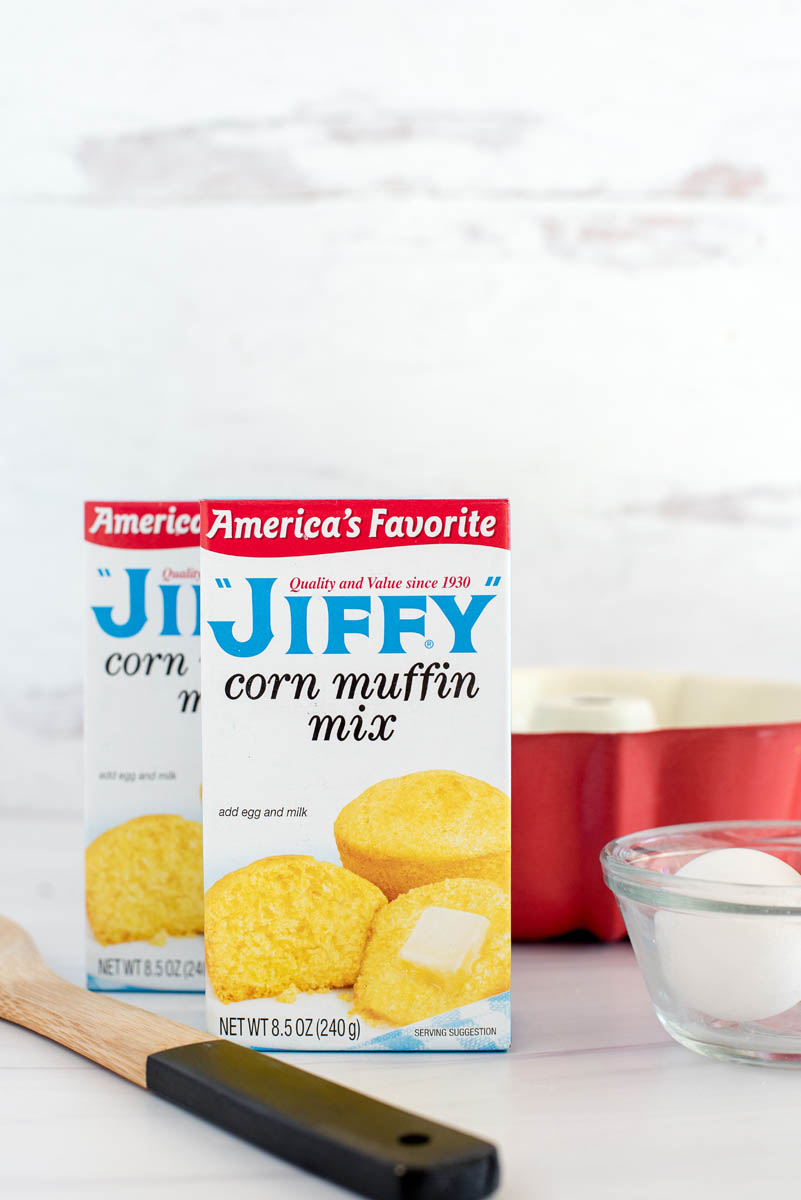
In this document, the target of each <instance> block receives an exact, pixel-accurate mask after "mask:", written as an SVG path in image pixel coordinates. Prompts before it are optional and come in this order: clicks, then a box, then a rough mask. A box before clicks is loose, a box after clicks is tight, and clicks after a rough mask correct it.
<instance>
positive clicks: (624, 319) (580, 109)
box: [0, 0, 801, 891]
mask: <svg viewBox="0 0 801 1200" xmlns="http://www.w3.org/2000/svg"><path fill="white" fill-rule="evenodd" d="M800 137H801V4H799V3H798V2H796V0H760V3H758V4H756V3H754V2H753V0H705V3H703V4H698V3H689V2H686V3H685V2H682V0H653V2H651V3H648V4H642V3H639V2H638V0H560V2H559V3H556V2H555V0H542V2H537V3H532V2H531V0H493V3H488V2H487V0H460V2H459V3H456V2H455V0H404V2H403V3H400V2H397V3H395V2H384V3H375V2H374V0H337V2H330V3H329V2H328V0H286V2H283V0H271V2H259V0H239V2H236V0H115V3H113V4H112V3H108V2H107V0H25V2H24V3H20V4H6V5H4V6H3V8H2V14H0V201H1V202H2V208H1V210H0V389H2V406H3V408H2V417H3V421H2V434H1V435H0V454H2V461H1V462H0V489H2V492H1V493H0V495H1V496H2V517H1V519H2V528H0V535H1V536H2V545H3V574H2V580H0V617H1V618H2V619H1V620H0V639H2V641H1V642H0V689H1V694H0V703H1V704H2V718H1V719H0V736H1V737H2V747H1V749H2V766H0V811H5V813H6V816H7V822H6V824H5V826H4V829H5V833H4V834H0V840H5V843H6V846H8V847H10V846H11V845H12V843H13V844H18V842H19V838H20V837H21V836H22V833H21V832H20V827H18V826H16V825H15V824H14V822H15V821H16V820H20V821H23V822H25V821H26V820H27V814H30V813H31V812H34V811H38V812H40V813H41V814H42V815H43V816H44V815H46V816H48V817H49V819H50V821H51V823H55V826H59V822H61V823H63V830H64V836H65V837H67V836H68V835H67V830H69V837H70V838H73V837H74V839H75V844H76V846H77V843H78V839H79V835H78V832H77V824H76V815H77V813H78V811H79V808H80V803H81V801H80V773H81V768H80V728H81V622H82V615H83V601H82V578H81V545H80V537H81V509H80V501H81V499H82V498H83V497H84V496H87V495H91V496H115V497H137V496H138V497H149V496H154V495H159V496H168V497H169V496H194V495H199V494H215V493H218V494H219V493H229V494H232V493H234V494H260V495H272V494H289V495H292V494H295V495H299V496H300V495H308V494H328V495H334V494H376V493H389V494H392V493H395V494H398V493H415V492H419V493H429V494H431V493H440V494H443V493H444V494H471V493H472V494H509V495H510V496H511V498H512V500H513V504H514V547H515V552H516V584H515V638H514V656H515V660H516V661H517V662H519V663H597V664H609V665H626V666H634V667H644V666H653V667H666V668H682V669H689V670H695V671H715V672H732V673H736V674H740V675H743V674H758V675H769V676H777V677H786V678H794V679H798V678H799V677H801V635H800V631H799V609H800V607H801V553H800V551H801V471H800V470H799V458H800V457H801V386H800V385H801V357H800V355H799V343H800V342H801V335H800V333H799V322H800V320H801V284H800V283H799V281H800V280H801V227H800V226H799V195H800V194H801V149H800V142H799V139H800ZM76 878H77V876H76ZM69 879H70V883H69V886H70V888H72V887H73V881H72V879H73V877H72V875H70V876H69ZM31 886H33V883H32V884H31ZM36 886H42V887H44V888H45V890H46V887H47V886H51V885H47V883H46V881H43V882H42V883H41V885H40V884H37V885H36ZM51 891H52V886H51Z"/></svg>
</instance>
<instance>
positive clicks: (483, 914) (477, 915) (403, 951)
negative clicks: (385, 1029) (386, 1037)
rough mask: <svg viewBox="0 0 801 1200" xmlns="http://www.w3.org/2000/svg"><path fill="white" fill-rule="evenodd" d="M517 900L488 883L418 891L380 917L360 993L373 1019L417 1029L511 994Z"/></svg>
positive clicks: (447, 883)
mask: <svg viewBox="0 0 801 1200" xmlns="http://www.w3.org/2000/svg"><path fill="white" fill-rule="evenodd" d="M509 921H510V898H509V893H508V892H507V891H506V889H505V888H501V887H498V886H497V884H494V883H488V882H486V881H485V880H480V879H446V880H442V881H441V882H439V883H431V884H427V885H426V886H424V887H419V888H414V889H413V890H412V891H410V892H407V893H406V894H405V895H403V896H399V897H398V898H397V899H396V900H393V901H392V903H391V904H388V905H387V906H386V908H382V909H381V910H380V912H378V913H377V914H376V918H375V921H374V922H373V928H372V931H371V934H370V939H369V941H368V943H367V949H366V951H365V955H364V961H363V962H362V967H361V970H360V972H359V975H358V978H357V980H356V984H355V987H354V991H353V996H354V1008H355V1010H356V1012H358V1013H361V1014H362V1015H363V1016H365V1017H367V1018H368V1019H374V1020H381V1021H390V1022H391V1023H392V1024H394V1025H409V1024H411V1023H412V1022H413V1021H424V1020H426V1019H427V1018H428V1017H434V1016H436V1015H437V1014H438V1013H443V1012H450V1010H451V1009H454V1008H460V1007H461V1006H462V1005H464V1004H470V1003H472V1002H473V1001H474V1000H483V999H484V998H485V997H486V996H494V995H496V994H497V993H499V992H505V991H506V990H507V988H508V987H509V980H510V973H511V957H512V954H511V940H510V936H509Z"/></svg>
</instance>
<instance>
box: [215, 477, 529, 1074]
mask: <svg viewBox="0 0 801 1200" xmlns="http://www.w3.org/2000/svg"><path fill="white" fill-rule="evenodd" d="M200 540H201V551H200V553H201V588H202V592H201V607H202V612H203V620H202V636H201V643H202V675H203V779H204V785H203V823H204V824H203V842H204V856H205V887H206V904H205V914H206V971H207V986H206V996H207V1014H208V1029H209V1031H210V1032H212V1033H215V1034H220V1035H222V1036H224V1037H228V1038H232V1039H234V1040H235V1041H238V1042H242V1043H245V1044H249V1045H252V1046H256V1047H259V1048H262V1049H309V1050H311V1049H332V1050H457V1049H459V1050H464V1049H474V1050H490V1049H496V1050H501V1049H505V1048H506V1047H507V1046H508V1045H509V1040H510V1019H509V972H510V916H509V864H510V832H509V749H510V736H509V719H508V710H509V516H508V505H507V503H506V501H503V500H350V501H346V500H302V501H287V500H253V501H249V500H248V501H245V500H236V501H231V500H209V501H204V502H202V504H201V539H200Z"/></svg>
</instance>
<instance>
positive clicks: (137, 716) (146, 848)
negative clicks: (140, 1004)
mask: <svg viewBox="0 0 801 1200" xmlns="http://www.w3.org/2000/svg"><path fill="white" fill-rule="evenodd" d="M199 533H200V512H199V508H198V504H197V502H196V501H187V502H178V501H153V502H138V503H134V502H128V501H123V502H114V501H87V502H86V504H85V506H84V541H85V550H86V567H87V593H88V596H87V599H88V604H87V625H86V671H85V692H84V726H85V739H84V740H85V795H86V821H85V824H86V916H87V977H88V984H89V987H90V988H93V989H95V990H109V991H118V990H126V991H127V990H132V991H202V990H203V986H204V974H205V972H204V958H203V937H202V934H203V846H202V826H201V798H200V708H199V705H200V571H199V566H198V557H199V550H198V540H199Z"/></svg>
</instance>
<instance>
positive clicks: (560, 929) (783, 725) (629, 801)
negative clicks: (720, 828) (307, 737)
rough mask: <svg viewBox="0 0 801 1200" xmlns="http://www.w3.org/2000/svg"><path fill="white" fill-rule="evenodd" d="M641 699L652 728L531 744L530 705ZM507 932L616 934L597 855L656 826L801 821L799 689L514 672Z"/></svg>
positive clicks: (541, 737)
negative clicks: (572, 699) (546, 700)
mask: <svg viewBox="0 0 801 1200" xmlns="http://www.w3.org/2000/svg"><path fill="white" fill-rule="evenodd" d="M587 693H595V694H598V693H612V694H627V695H637V696H644V697H646V698H647V699H648V700H650V702H651V704H652V705H653V708H654V711H655V713H656V721H657V725H658V726H659V728H657V729H655V730H653V731H650V732H647V733H645V732H639V733H533V732H526V730H527V729H528V728H530V727H531V724H532V721H533V719H534V713H535V709H536V705H537V701H538V700H539V699H540V698H541V697H545V696H553V695H581V694H587ZM512 695H513V700H512V710H513V725H512V727H513V729H514V730H515V732H514V733H513V734H512V935H513V937H514V938H515V939H516V940H518V941H535V940H539V939H543V938H552V937H557V936H559V935H560V934H564V933H569V932H570V931H571V930H578V929H583V930H588V931H589V932H591V933H594V934H596V935H597V936H598V937H599V938H601V939H603V940H604V941H612V940H614V939H616V938H620V937H622V936H623V935H624V933H625V930H624V927H623V921H622V919H621V917H620V913H619V911H618V908H617V904H616V902H615V899H614V897H613V895H612V893H611V892H609V891H608V889H607V888H606V886H605V885H604V882H603V879H602V876H601V868H600V865H599V861H598V855H599V854H600V852H601V848H602V847H603V846H604V845H605V843H606V842H608V841H610V840H611V839H612V838H615V837H620V836H622V835H623V834H626V833H632V832H634V831H636V830H639V829H651V828H654V827H655V826H658V825H675V824H680V823H684V822H688V821H719V820H726V821H729V820H731V821H733V820H738V819H740V818H756V819H759V818H764V819H777V820H781V819H785V818H798V817H801V687H797V686H793V685H790V684H781V683H764V682H748V681H744V680H734V679H731V680H727V679H705V678H692V677H688V676H678V675H675V676H670V675H651V674H639V673H630V672H608V671H603V672H602V671H555V670H541V671H518V672H515V675H514V678H513V686H512Z"/></svg>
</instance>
